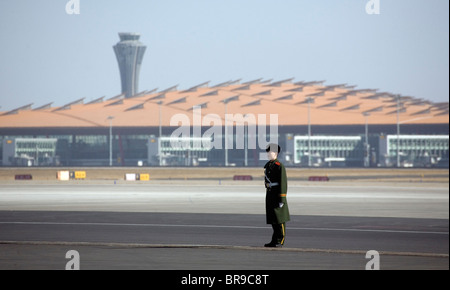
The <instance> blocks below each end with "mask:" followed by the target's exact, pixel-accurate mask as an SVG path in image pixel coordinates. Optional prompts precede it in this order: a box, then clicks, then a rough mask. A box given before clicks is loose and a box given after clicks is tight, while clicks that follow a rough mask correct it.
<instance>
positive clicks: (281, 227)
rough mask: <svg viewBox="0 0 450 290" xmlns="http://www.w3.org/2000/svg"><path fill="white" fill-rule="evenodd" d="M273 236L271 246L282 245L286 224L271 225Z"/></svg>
mask: <svg viewBox="0 0 450 290" xmlns="http://www.w3.org/2000/svg"><path fill="white" fill-rule="evenodd" d="M272 228H273V235H272V242H271V243H272V244H281V245H284V240H285V238H286V223H282V224H272Z"/></svg>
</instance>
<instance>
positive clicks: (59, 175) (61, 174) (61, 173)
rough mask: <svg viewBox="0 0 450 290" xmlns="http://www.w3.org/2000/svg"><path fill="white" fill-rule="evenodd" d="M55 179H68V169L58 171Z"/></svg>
mask: <svg viewBox="0 0 450 290" xmlns="http://www.w3.org/2000/svg"><path fill="white" fill-rule="evenodd" d="M56 179H58V180H63V181H67V180H69V179H70V172H69V171H65V170H62V171H58V172H57V173H56Z"/></svg>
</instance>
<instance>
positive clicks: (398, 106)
mask: <svg viewBox="0 0 450 290" xmlns="http://www.w3.org/2000/svg"><path fill="white" fill-rule="evenodd" d="M395 98H396V100H397V167H400V95H396V96H395Z"/></svg>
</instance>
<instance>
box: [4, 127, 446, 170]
mask: <svg viewBox="0 0 450 290" xmlns="http://www.w3.org/2000/svg"><path fill="white" fill-rule="evenodd" d="M111 137H112V138H111V141H112V142H111V146H110V136H109V134H108V133H106V134H91V135H89V134H79V135H76V134H73V135H67V134H66V135H46V136H43V135H41V136H39V135H35V136H29V135H27V136H14V137H11V136H0V141H1V142H0V154H1V155H0V161H1V166H52V165H53V166H109V164H110V156H111V164H112V166H136V165H138V164H139V165H143V166H160V165H161V166H225V160H227V161H228V162H229V163H228V164H229V166H253V167H259V166H263V165H264V163H265V162H266V160H263V159H261V158H260V156H261V155H260V154H261V153H263V155H264V152H263V151H264V150H262V149H260V148H259V146H256V149H247V148H248V147H249V146H247V147H245V148H243V149H242V148H239V149H237V147H238V146H237V145H236V142H237V141H236V140H237V139H238V138H236V135H235V134H233V138H232V139H233V140H234V146H233V148H232V149H229V150H228V152H227V153H228V154H227V155H228V157H226V156H225V150H224V149H223V148H224V136H223V135H221V136H217V138H219V139H218V140H220V142H219V143H220V144H222V148H215V147H214V143H212V142H213V140H211V138H210V137H209V138H187V139H186V138H185V139H183V140H181V139H179V140H178V141H180V142H181V144H183V143H184V145H181V146H176V143H177V142H175V143H174V142H173V140H172V138H170V137H163V138H161V144H159V139H158V138H157V137H156V136H155V135H152V134H128V135H126V134H113V135H112V136H111ZM215 137H216V136H215ZM229 137H230V138H231V137H232V135H231V134H230V136H229ZM278 140H280V142H279V143H280V145H281V147H282V148H283V154H282V155H281V158H282V160H283V162H284V163H285V164H286V165H287V166H301V167H308V166H312V167H320V166H330V167H343V166H349V167H363V166H367V165H366V164H365V160H367V157H369V158H370V166H379V167H392V166H396V162H397V153H398V154H399V156H400V162H401V164H400V166H401V167H445V168H448V166H449V165H448V164H449V161H448V160H449V156H448V155H449V150H448V149H449V137H448V135H400V136H399V140H398V141H399V142H398V143H399V148H398V150H397V136H396V135H382V134H381V135H378V134H373V135H371V136H369V147H368V148H366V147H365V144H364V143H365V137H364V136H363V135H360V136H329V135H324V136H318V135H315V136H311V138H310V139H309V138H308V136H305V135H301V136H300V135H295V134H280V135H279V137H278ZM13 142H14V150H12V149H11V146H10V145H11V144H12V143H13ZM249 144H250V143H249ZM215 145H217V144H215ZM159 146H160V147H159ZM211 147H212V148H211ZM110 149H111V152H110ZM110 153H111V155H110ZM160 156H161V160H160Z"/></svg>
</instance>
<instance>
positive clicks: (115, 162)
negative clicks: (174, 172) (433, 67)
mask: <svg viewBox="0 0 450 290" xmlns="http://www.w3.org/2000/svg"><path fill="white" fill-rule="evenodd" d="M448 131H449V105H448V102H447V103H432V102H430V101H427V100H423V99H416V98H413V97H407V96H399V95H392V94H390V93H384V92H378V90H372V89H355V87H354V86H348V85H346V84H339V85H325V83H324V82H323V81H313V82H303V81H299V82H294V81H293V79H288V80H281V81H272V80H263V79H258V80H253V81H247V82H242V81H241V80H236V81H227V82H224V83H220V84H214V85H210V82H205V83H202V84H199V85H197V86H194V87H191V88H188V89H178V86H173V87H171V88H168V89H165V90H160V91H158V90H156V89H155V90H151V91H142V92H140V93H137V94H135V95H133V96H130V97H127V96H126V94H121V95H118V96H115V97H112V98H105V97H101V98H98V99H94V100H85V99H79V100H75V101H74V102H71V103H68V104H65V105H63V106H60V107H53V106H52V103H50V104H46V105H41V106H36V107H34V106H33V105H32V104H30V105H25V106H22V107H20V108H17V109H14V110H10V111H4V112H0V146H1V149H0V154H1V157H0V162H1V166H138V165H139V166H252V167H254V166H257V167H259V166H262V165H263V164H264V163H265V160H264V154H261V153H263V152H264V148H265V146H266V144H267V143H269V142H278V143H279V144H280V145H281V146H282V147H283V154H282V155H281V157H280V158H281V159H282V160H283V162H285V164H286V165H287V166H298V167H324V166H327V167H345V166H350V167H392V166H399V167H447V168H448V166H449V161H448V160H449V159H448V158H449V153H448V151H449V137H448V134H449V132H448Z"/></svg>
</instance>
